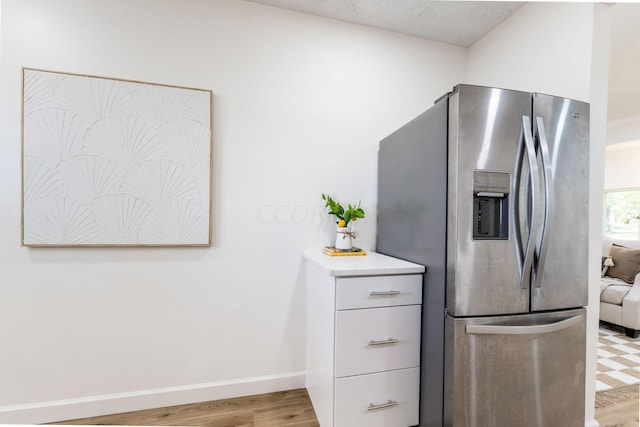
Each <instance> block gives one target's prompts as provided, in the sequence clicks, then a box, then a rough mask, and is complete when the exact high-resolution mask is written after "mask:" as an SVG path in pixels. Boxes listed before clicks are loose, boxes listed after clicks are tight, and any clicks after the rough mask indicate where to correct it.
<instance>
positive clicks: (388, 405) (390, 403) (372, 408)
mask: <svg viewBox="0 0 640 427" xmlns="http://www.w3.org/2000/svg"><path fill="white" fill-rule="evenodd" d="M397 404H398V402H395V401H393V400H387V403H381V404H379V405H374V404H373V403H369V406H368V407H367V411H375V410H376V409H382V408H391V407H393V406H396V405H397Z"/></svg>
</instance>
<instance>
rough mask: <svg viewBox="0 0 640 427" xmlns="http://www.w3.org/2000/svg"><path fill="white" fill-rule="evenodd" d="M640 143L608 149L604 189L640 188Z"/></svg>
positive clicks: (614, 146) (634, 142)
mask: <svg viewBox="0 0 640 427" xmlns="http://www.w3.org/2000/svg"><path fill="white" fill-rule="evenodd" d="M638 165H640V141H630V142H624V143H619V144H614V145H608V146H607V147H606V154H605V168H604V189H605V190H619V189H622V188H640V168H639V167H638Z"/></svg>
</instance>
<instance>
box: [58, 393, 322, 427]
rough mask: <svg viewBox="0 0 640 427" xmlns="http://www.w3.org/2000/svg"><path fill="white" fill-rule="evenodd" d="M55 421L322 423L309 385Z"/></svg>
mask: <svg viewBox="0 0 640 427" xmlns="http://www.w3.org/2000/svg"><path fill="white" fill-rule="evenodd" d="M53 424H82V425H129V426H175V425H181V426H215V427H293V426H295V427H319V424H318V421H317V420H316V415H315V413H314V412H313V407H312V406H311V401H310V400H309V395H308V394H307V391H306V390H305V389H297V390H287V391H280V392H276V393H268V394H260V395H255V396H246V397H238V398H235V399H224V400H216V401H212V402H202V403H194V404H189V405H179V406H170V407H166V408H159V409H148V410H145V411H137V412H128V413H125V414H116V415H105V416H102V417H94V418H83V419H79V420H72V421H63V422H59V423H53Z"/></svg>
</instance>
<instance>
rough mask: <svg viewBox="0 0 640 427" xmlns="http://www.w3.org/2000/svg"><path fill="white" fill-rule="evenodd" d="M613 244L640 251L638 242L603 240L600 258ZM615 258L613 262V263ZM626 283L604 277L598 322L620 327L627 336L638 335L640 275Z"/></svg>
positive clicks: (635, 336)
mask: <svg viewBox="0 0 640 427" xmlns="http://www.w3.org/2000/svg"><path fill="white" fill-rule="evenodd" d="M613 243H616V244H618V245H622V246H626V247H628V248H634V249H640V241H638V240H615V241H614V240H612V239H610V238H608V237H604V238H603V244H602V256H603V257H604V256H607V255H609V251H610V250H611V246H612V244H613ZM615 261H616V260H615V256H614V258H613V262H614V263H615ZM630 280H632V281H633V283H631V284H630V283H627V282H625V281H623V280H621V279H619V278H613V277H609V276H607V275H605V276H604V277H602V279H601V284H600V320H602V321H604V322H608V323H613V324H614V325H618V326H622V327H624V329H625V333H626V334H627V336H629V337H632V338H637V337H638V335H640V273H639V274H637V275H635V279H634V278H633V276H632V277H631V278H630Z"/></svg>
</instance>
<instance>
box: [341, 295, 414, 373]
mask: <svg viewBox="0 0 640 427" xmlns="http://www.w3.org/2000/svg"><path fill="white" fill-rule="evenodd" d="M420 314H421V306H419V305H406V306H400V307H381V308H368V309H362V310H345V311H338V312H336V336H335V349H336V350H335V376H336V377H345V376H349V375H359V374H365V373H371V372H378V371H388V370H391V369H401V368H412V367H414V366H419V365H420Z"/></svg>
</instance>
